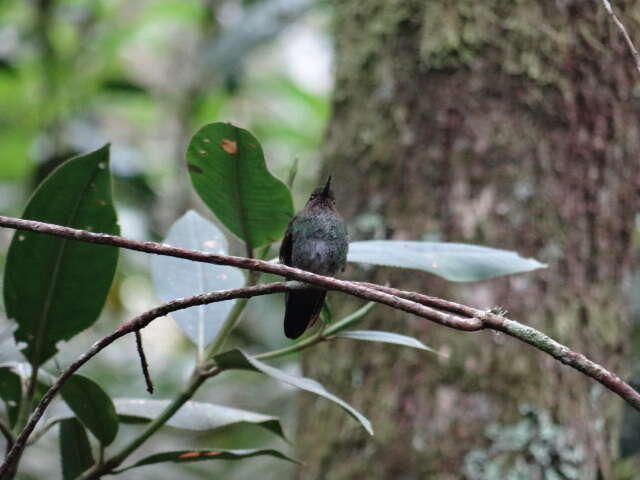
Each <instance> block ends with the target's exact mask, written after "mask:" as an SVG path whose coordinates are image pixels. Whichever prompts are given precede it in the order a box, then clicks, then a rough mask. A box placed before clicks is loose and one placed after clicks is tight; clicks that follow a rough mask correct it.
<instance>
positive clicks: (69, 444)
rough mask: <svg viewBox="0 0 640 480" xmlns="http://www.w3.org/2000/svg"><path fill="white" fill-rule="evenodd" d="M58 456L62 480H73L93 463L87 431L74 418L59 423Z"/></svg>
mask: <svg viewBox="0 0 640 480" xmlns="http://www.w3.org/2000/svg"><path fill="white" fill-rule="evenodd" d="M60 458H61V459H62V478H63V480H74V479H76V478H77V477H78V476H80V474H81V473H82V472H84V471H85V470H86V469H88V468H89V467H90V466H91V465H93V454H92V453H91V444H90V443H89V438H88V437H87V432H86V430H85V429H84V427H83V426H82V424H81V423H80V422H79V421H78V420H77V419H76V418H68V419H66V420H63V421H62V422H61V423H60Z"/></svg>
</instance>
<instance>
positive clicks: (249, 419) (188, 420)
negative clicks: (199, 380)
mask: <svg viewBox="0 0 640 480" xmlns="http://www.w3.org/2000/svg"><path fill="white" fill-rule="evenodd" d="M114 403H115V406H116V411H117V412H118V415H119V416H120V419H121V420H122V421H124V422H130V421H132V420H133V421H134V422H136V423H137V422H139V421H140V420H143V421H150V420H153V419H154V418H156V417H157V416H158V415H160V413H161V412H162V411H164V410H165V408H166V407H167V406H168V405H169V403H171V402H170V401H169V400H151V399H138V398H116V399H115V400H114ZM237 423H251V424H254V425H258V426H260V427H262V428H265V429H267V430H269V431H271V432H273V433H275V434H276V435H278V436H280V437H282V438H283V439H286V438H285V436H284V432H283V431H282V425H281V424H280V420H279V419H278V418H277V417H272V416H270V415H263V414H261V413H256V412H250V411H248V410H240V409H239V408H231V407H225V406H223V405H216V404H213V403H203V402H193V401H190V402H187V403H185V404H184V405H183V406H182V407H180V410H178V411H177V412H176V413H175V414H174V415H173V416H172V417H171V418H170V419H169V420H168V421H167V422H166V424H165V425H167V426H169V427H174V428H180V429H184V430H193V431H210V430H215V429H217V428H222V427H226V426H228V425H232V424H237Z"/></svg>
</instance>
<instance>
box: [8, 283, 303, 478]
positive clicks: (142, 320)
mask: <svg viewBox="0 0 640 480" xmlns="http://www.w3.org/2000/svg"><path fill="white" fill-rule="evenodd" d="M293 287H294V288H295V286H293ZM290 288H291V285H290V282H274V283H268V284H264V285H257V286H253V287H243V288H237V289H234V290H223V291H219V292H209V293H204V294H202V295H195V296H193V297H187V298H179V299H177V300H172V301H171V302H168V303H165V304H163V305H160V306H159V307H156V308H154V309H151V310H149V311H147V312H144V313H142V314H140V315H138V316H137V317H135V318H133V319H131V320H129V321H128V322H126V323H124V324H123V325H122V326H120V327H119V328H118V329H116V330H115V331H114V332H113V333H111V334H109V335H107V336H106V337H103V338H101V339H100V340H98V341H97V342H96V343H94V344H93V345H92V346H91V348H90V349H89V350H87V351H86V352H85V353H84V354H82V355H81V356H80V357H78V359H77V360H76V361H74V362H73V363H72V364H71V365H69V366H68V367H67V369H66V370H65V371H64V372H62V374H61V375H60V376H59V377H58V378H57V379H56V381H55V382H54V383H53V384H52V385H51V386H50V387H49V389H48V390H47V391H46V393H45V394H44V395H43V396H42V398H41V399H40V402H39V403H38V405H37V406H36V408H35V409H34V410H33V413H32V414H31V417H29V421H28V422H27V424H26V425H25V427H24V429H23V430H22V432H20V435H18V437H17V438H16V439H15V443H14V445H13V447H12V448H11V450H10V451H9V453H8V454H7V456H6V458H5V461H4V463H3V464H2V465H1V466H0V478H3V475H4V474H6V473H7V472H8V471H10V469H11V467H12V465H13V463H14V462H15V460H16V459H17V458H19V457H20V455H21V454H22V451H23V450H24V447H25V445H26V442H27V440H28V439H29V435H31V432H33V429H34V428H35V426H36V424H37V423H38V421H39V420H40V418H41V417H42V415H43V414H44V411H45V410H46V409H47V407H48V406H49V404H50V403H51V401H52V400H53V398H54V397H55V395H56V394H57V393H58V391H59V390H60V388H62V385H63V384H64V383H65V382H66V381H67V379H68V378H69V377H70V376H71V375H73V374H74V373H75V372H76V371H78V369H79V368H80V367H81V366H82V365H84V364H85V363H87V362H88V361H89V360H90V359H91V358H92V357H94V356H95V355H96V354H98V352H100V351H101V350H103V349H104V348H106V347H108V346H109V345H111V344H112V343H113V342H115V341H116V340H117V339H119V338H120V337H123V336H124V335H127V334H128V333H132V332H135V331H138V330H140V329H141V328H144V327H146V326H147V325H149V323H151V322H152V321H153V320H155V319H156V318H159V317H164V316H165V315H167V314H169V313H171V312H175V311H176V310H182V309H184V308H188V307H193V306H196V305H205V304H208V303H215V302H223V301H225V300H232V299H234V298H245V297H255V296H258V295H268V294H271V293H279V292H284V291H286V290H289V289H290Z"/></svg>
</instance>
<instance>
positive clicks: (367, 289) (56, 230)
mask: <svg viewBox="0 0 640 480" xmlns="http://www.w3.org/2000/svg"><path fill="white" fill-rule="evenodd" d="M0 226H6V227H10V228H15V229H19V230H27V231H33V232H40V233H46V234H51V235H57V236H61V237H64V238H69V239H73V240H79V241H85V242H89V243H99V244H105V245H113V246H117V247H122V248H127V249H130V250H137V251H143V252H147V253H154V254H158V255H168V256H172V257H178V258H185V259H187V260H192V261H200V262H205V263H213V264H218V265H230V266H235V267H238V268H243V269H248V270H254V271H259V272H264V273H273V274H276V275H281V276H283V277H288V278H291V279H294V280H299V281H302V282H306V283H310V284H313V285H317V286H320V287H322V288H325V289H327V290H337V291H341V292H344V293H347V294H350V295H353V296H356V297H360V298H363V299H366V300H371V301H375V302H378V303H382V304H385V305H388V306H391V307H393V308H396V309H399V310H403V311H405V312H408V313H413V314H414V315H417V316H419V317H422V318H426V319H428V320H431V321H434V322H436V323H439V324H440V325H444V326H447V327H450V328H453V329H456V330H461V331H467V332H469V331H477V330H482V329H491V330H495V331H500V332H503V333H505V334H507V335H510V336H512V337H514V338H517V339H519V340H520V341H522V342H525V343H528V344H529V345H532V346H533V347H535V348H536V349H538V350H540V351H543V352H545V353H547V354H549V355H551V356H552V357H554V358H556V359H557V360H559V361H560V362H562V363H564V364H565V365H568V366H570V367H572V368H574V369H576V370H578V371H580V372H582V373H584V374H585V375H587V376H589V377H591V378H593V379H595V380H596V381H598V382H600V383H601V384H602V385H604V386H605V387H606V388H608V389H609V390H611V391H612V392H614V393H616V394H617V395H619V396H620V397H621V398H623V399H624V400H625V401H626V402H627V403H629V404H630V405H631V406H632V407H634V408H635V409H636V410H639V411H640V393H638V392H637V391H636V390H634V389H633V388H632V387H631V386H630V385H628V384H627V383H625V382H624V381H623V380H621V379H620V378H619V377H618V376H616V375H615V374H613V373H611V372H609V371H608V370H606V369H605V368H604V367H602V366H600V365H598V364H597V363H595V362H593V361H591V360H589V359H588V358H586V357H585V356H584V355H582V354H580V353H576V352H574V351H572V350H571V349H569V348H568V347H566V346H564V345H562V344H560V343H558V342H556V341H555V340H553V339H552V338H550V337H548V336H547V335H545V334H544V333H542V332H539V331H538V330H536V329H534V328H532V327H529V326H526V325H523V324H520V323H518V322H516V321H514V320H510V319H508V318H505V317H503V316H500V315H497V314H494V313H491V312H487V311H484V310H478V309H475V308H472V307H469V306H466V305H462V304H457V303H455V302H450V301H447V300H443V299H440V298H435V297H430V296H427V295H423V294H420V293H416V292H406V291H403V290H398V289H394V288H391V287H384V286H381V285H374V284H367V283H360V282H347V281H343V280H338V279H335V278H331V277H324V276H321V275H316V274H313V273H310V272H306V271H304V270H299V269H297V268H291V267H287V266H285V265H279V264H273V263H269V262H264V261H261V260H257V259H250V258H243V257H233V256H227V255H220V254H212V253H204V252H198V251H194V250H186V249H181V248H176V247H171V246H169V245H164V244H159V243H153V242H138V241H135V240H129V239H126V238H123V237H118V236H115V235H107V234H99V233H92V232H87V231H83V230H76V229H73V228H68V227H62V226H59V225H51V224H46V223H40V222H34V221H30V220H22V219H17V218H11V217H3V216H0ZM302 286H303V285H302V284H299V283H297V282H277V283H271V284H266V285H258V286H252V287H244V288H241V289H236V290H228V291H225V292H212V293H208V294H204V295H199V296H196V297H190V298H186V299H178V300H174V301H172V302H169V303H167V304H164V305H162V306H160V307H157V308H155V309H153V310H150V311H149V312H145V313H143V314H142V315H139V316H138V317H136V318H134V319H132V320H131V321H129V322H127V323H126V324H124V325H123V326H122V327H120V328H119V329H118V330H116V331H115V332H114V333H112V334H111V335H109V336H107V337H105V338H103V339H101V340H100V341H98V342H96V343H95V344H94V345H93V347H91V349H90V350H89V351H88V352H87V353H85V354H84V355H82V356H81V357H80V358H79V359H78V360H76V361H75V362H74V363H73V364H71V365H70V366H69V368H68V369H67V370H66V371H65V372H64V373H63V374H62V375H61V376H60V377H59V378H58V380H57V381H56V382H55V383H54V385H53V386H52V387H51V388H50V389H49V390H48V391H47V393H46V394H45V395H44V397H43V398H42V400H41V401H40V403H39V404H38V406H37V407H36V409H35V410H34V413H33V415H32V416H31V418H30V419H29V422H28V423H27V426H26V427H25V429H24V430H23V432H22V433H21V434H20V435H19V436H18V438H17V439H16V444H15V445H14V447H13V448H12V449H11V451H10V452H9V454H8V456H7V459H6V460H5V463H4V464H3V465H2V466H1V467H0V476H1V475H2V473H4V472H6V471H8V469H9V468H10V466H11V462H12V461H13V459H15V458H17V457H19V454H20V453H21V451H22V449H24V444H25V442H26V440H27V438H28V436H29V434H30V433H31V431H32V430H33V428H34V427H35V424H36V423H37V421H38V420H39V418H40V417H41V416H42V414H43V412H44V410H45V409H46V407H47V405H48V404H49V402H50V401H51V399H52V398H53V395H55V393H56V392H57V391H58V390H59V389H60V387H61V386H62V384H63V383H64V381H65V380H66V379H67V378H68V377H69V376H70V375H71V374H73V373H74V372H75V371H76V370H77V369H78V368H80V366H82V365H83V364H84V363H85V362H86V361H88V360H89V359H90V358H91V357H93V356H94V355H95V354H96V353H98V352H99V351H100V350H102V349H103V348H105V347H106V346H107V345H109V344H111V343H112V342H113V341H115V340H116V339H117V338H120V337H121V336H123V335H126V334H127V333H131V332H133V331H136V330H139V329H141V328H144V327H145V326H146V325H148V324H149V323H150V322H151V321H152V320H153V319H155V318H158V317H160V316H164V315H166V314H167V313H169V312H172V311H175V310H179V309H181V308H187V307H189V306H193V305H202V304H204V303H211V302H213V301H223V300H229V299H232V298H248V297H252V296H256V295H265V294H268V293H276V292H284V291H289V290H291V289H294V288H300V287H302ZM214 372H215V373H216V374H217V373H218V371H217V370H215V371H214ZM209 373H211V372H207V375H209Z"/></svg>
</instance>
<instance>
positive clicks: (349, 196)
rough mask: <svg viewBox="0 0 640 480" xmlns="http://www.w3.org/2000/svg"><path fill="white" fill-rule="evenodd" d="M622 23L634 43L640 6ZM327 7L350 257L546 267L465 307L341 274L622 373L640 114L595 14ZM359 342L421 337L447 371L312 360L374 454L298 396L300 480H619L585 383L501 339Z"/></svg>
mask: <svg viewBox="0 0 640 480" xmlns="http://www.w3.org/2000/svg"><path fill="white" fill-rule="evenodd" d="M617 6H618V7H619V9H620V10H621V12H622V18H623V21H625V22H626V23H627V27H628V28H630V30H631V31H632V32H636V33H637V32H640V25H639V23H638V21H637V20H638V19H639V18H640V7H639V6H633V2H618V5H617ZM335 8H336V12H335V35H336V37H335V38H336V47H337V64H336V75H337V79H336V81H337V83H336V91H335V95H334V99H333V118H332V120H331V124H330V128H329V133H328V139H327V144H326V150H325V158H326V161H327V166H328V169H329V170H330V171H331V173H332V174H333V175H334V178H335V182H334V183H335V188H336V190H337V194H336V197H337V201H338V206H339V208H340V210H341V212H342V213H343V214H344V216H345V218H347V219H349V220H350V222H351V223H350V231H351V235H352V238H353V237H355V238H393V239H433V238H439V239H444V240H448V241H466V242H473V243H479V244H484V245H490V246H495V247H502V248H507V249H514V250H518V251H520V252H521V253H523V254H525V255H527V256H534V257H536V258H538V259H541V260H542V261H545V262H547V263H548V264H549V269H547V270H545V271H541V272H537V273H534V274H529V275H519V276H514V277H512V278H509V279H503V280H498V281H489V282H482V283H478V284H473V285H468V286H453V285H450V284H447V283H445V282H444V281H441V280H438V279H434V278H432V277H429V276H427V275H425V274H420V273H414V272H411V273H407V272H406V271H404V272H398V271H389V270H384V271H382V270H377V271H366V272H364V271H355V270H352V271H350V272H348V274H349V275H351V276H352V277H354V278H356V277H363V278H373V279H375V280H377V281H385V280H389V281H390V282H391V284H392V285H393V286H397V287H402V288H411V289H416V290H419V291H422V292H425V293H428V294H432V295H433V294H435V295H442V296H446V297H449V298H452V299H456V300H462V301H465V302H467V303H470V304H472V305H474V306H479V307H491V306H494V305H501V306H503V307H505V308H507V309H508V310H509V314H510V316H511V317H512V318H516V319H519V320H521V321H524V322H527V323H530V324H531V325H534V326H535V327H536V328H540V329H542V330H543V331H545V332H546V333H549V334H551V335H552V336H554V337H555V338H557V339H558V340H559V341H561V342H563V343H566V344H567V345H569V346H571V347H572V348H575V349H576V350H579V351H582V352H583V353H585V354H587V355H589V356H590V357H591V358H593V359H594V360H596V361H598V362H602V363H603V364H604V365H606V366H607V367H609V368H611V369H613V370H615V371H619V372H622V373H624V369H625V362H624V361H623V360H624V356H625V351H626V349H627V343H628V338H629V335H628V334H627V332H628V330H629V324H628V323H629V322H628V318H627V315H626V312H625V307H624V300H623V294H624V287H625V285H626V282H627V280H628V276H629V273H630V272H631V269H632V249H631V244H632V231H633V225H634V213H635V212H637V211H638V210H639V208H638V205H639V203H640V202H639V196H640V168H639V166H640V161H639V154H640V129H639V127H638V120H640V118H639V117H640V116H639V115H638V112H639V111H640V110H639V107H640V102H639V99H638V76H637V72H634V69H633V68H634V67H633V61H632V58H631V57H630V54H629V52H628V50H627V48H626V45H625V44H624V40H623V39H622V37H621V35H620V33H619V32H618V31H617V30H616V29H615V26H613V25H612V23H611V22H610V20H609V18H608V17H607V15H606V13H605V12H604V11H603V9H602V8H601V5H599V4H598V2H584V1H572V0H568V1H564V2H557V1H536V2H534V1H525V0H520V1H500V0H491V1H487V2H476V1H472V0H457V1H454V2H433V1H426V2H425V1H423V0H397V1H395V0H368V1H366V2H363V1H359V0H342V1H340V2H337V3H336V5H335ZM634 89H635V91H634ZM335 298H336V297H335V296H334V299H335ZM341 301H342V300H341ZM352 306H353V305H351V306H350V307H352ZM341 308H344V309H345V311H346V308H347V306H346V305H344V304H342V305H341ZM365 326H366V327H367V328H374V329H387V330H393V331H399V332H404V333H410V334H413V335H415V336H417V337H419V338H420V339H421V340H423V341H424V342H425V343H427V344H428V345H431V346H434V347H438V348H439V349H441V350H444V351H446V352H448V353H449V355H450V356H449V358H448V359H439V358H436V357H434V356H429V355H425V354H424V353H422V352H419V351H414V350H410V349H402V348H399V347H398V348H396V347H392V346H389V345H374V344H370V343H364V342H351V341H347V340H345V341H341V342H339V343H332V344H330V345H326V346H323V348H319V349H315V350H313V351H312V352H310V353H309V354H308V355H307V356H306V358H305V373H306V374H308V375H309V376H311V377H315V378H317V379H318V380H320V381H321V382H323V383H324V384H325V385H326V386H327V387H328V388H329V390H331V391H332V392H335V393H337V394H339V395H340V396H341V397H343V398H345V399H346V400H348V401H350V402H351V403H352V404H353V405H354V406H356V407H357V408H359V409H361V410H362V411H363V412H364V413H365V414H368V415H369V416H370V417H371V419H372V421H373V424H374V428H375V430H376V435H375V437H373V438H370V437H368V436H367V435H366V433H364V432H363V431H362V430H361V429H359V428H358V427H357V426H356V424H355V422H352V421H350V419H349V418H348V417H346V416H345V415H344V412H343V411H341V410H340V409H338V408H336V407H335V406H333V405H330V404H328V403H327V402H323V401H321V400H318V399H314V398H310V397H303V398H302V400H301V403H302V413H303V414H302V419H301V425H300V430H299V433H300V455H301V457H302V458H304V459H305V462H306V464H307V466H306V467H305V468H303V469H302V470H301V471H300V477H301V478H304V479H325V478H327V479H331V480H336V479H337V480H340V479H355V478H367V479H390V478H394V479H422V478H438V479H457V478H472V479H484V478H487V479H489V478H491V479H505V478H531V479H538V478H539V479H543V478H544V479H546V478H563V479H572V478H576V479H581V480H589V479H595V478H604V479H609V478H612V477H613V466H614V464H615V460H616V458H617V441H618V431H619V424H620V417H621V410H622V405H621V401H620V400H618V399H616V398H614V397H613V396H612V395H610V394H609V393H607V392H605V391H603V389H602V388H601V387H599V386H598V385H597V384H595V383H594V382H593V381H590V380H588V379H586V378H585V377H583V376H581V375H579V374H578V373H576V372H574V371H571V370H569V369H567V368H566V367H562V366H561V365H559V364H558V363H557V362H555V361H553V360H552V359H550V358H547V357H545V356H544V355H543V354H540V353H536V352H534V351H532V349H530V348H529V347H527V346H526V345H522V344H519V343H516V342H515V341H514V340H512V339H505V338H504V337H501V336H495V335H492V334H489V333H476V334H465V333H461V332H456V331H448V330H446V329H443V328H441V327H438V326H435V325H430V324H427V323H425V322H423V321H420V320H417V319H415V318H410V317H409V316H407V315H404V314H401V313H396V312H391V311H390V310H388V309H385V308H384V307H378V308H377V310H374V314H372V315H371V316H370V317H369V318H368V319H367V320H366V322H365ZM518 473H520V474H521V475H524V476H522V477H517V474H518ZM553 473H555V474H556V476H555V477H554V476H552V474H553ZM545 475H546V476H545Z"/></svg>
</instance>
